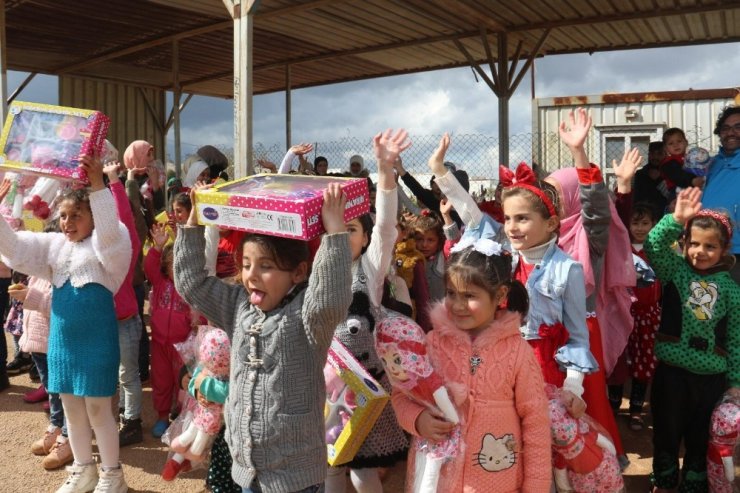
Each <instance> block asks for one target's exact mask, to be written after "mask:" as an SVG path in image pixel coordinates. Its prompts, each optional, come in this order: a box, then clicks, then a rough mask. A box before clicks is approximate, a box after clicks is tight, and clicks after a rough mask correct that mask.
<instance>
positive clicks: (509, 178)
mask: <svg viewBox="0 0 740 493" xmlns="http://www.w3.org/2000/svg"><path fill="white" fill-rule="evenodd" d="M498 168H499V171H498V177H499V181H500V182H501V184H502V185H503V186H504V188H510V187H519V188H524V189H527V190H529V191H530V192H532V193H533V194H535V195H537V197H539V198H540V200H541V201H542V203H543V204H545V207H547V211H548V212H549V213H550V215H551V216H557V212H556V211H555V205H554V204H553V203H552V200H551V199H550V197H548V196H547V194H546V193H545V192H543V191H542V189H540V188H539V187H537V186H536V185H535V183H536V182H537V177H536V176H535V174H534V171H532V168H530V167H529V166H527V165H526V164H525V163H519V165H518V166H517V167H516V172H514V171H511V170H510V169H509V168H507V167H506V166H499V167H498Z"/></svg>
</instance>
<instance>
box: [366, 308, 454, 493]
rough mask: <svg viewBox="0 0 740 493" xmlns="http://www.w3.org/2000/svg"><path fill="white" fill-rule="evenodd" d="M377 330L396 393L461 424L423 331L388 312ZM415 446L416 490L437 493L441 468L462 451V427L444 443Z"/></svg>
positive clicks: (378, 346)
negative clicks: (404, 395)
mask: <svg viewBox="0 0 740 493" xmlns="http://www.w3.org/2000/svg"><path fill="white" fill-rule="evenodd" d="M375 330H376V335H375V347H376V350H377V352H378V356H380V359H381V361H382V362H383V366H384V368H385V370H386V373H387V375H388V378H389V379H390V382H391V385H392V386H393V388H394V390H399V391H401V392H403V393H405V394H407V395H408V396H410V397H411V398H413V399H414V400H416V401H418V402H419V403H421V404H424V405H426V406H428V407H429V408H431V409H435V410H437V411H438V412H441V413H442V414H443V415H444V417H445V419H446V420H447V421H449V422H450V423H454V424H456V425H459V423H460V417H459V416H458V413H457V410H456V409H455V406H454V405H453V403H452V400H451V399H450V396H449V394H448V392H447V388H446V387H445V385H444V382H443V380H442V377H440V376H439V374H438V373H437V372H436V371H435V370H434V368H433V367H432V363H431V360H430V358H429V356H428V354H427V347H426V340H425V335H424V331H423V330H422V328H421V327H420V326H419V325H418V324H417V323H416V322H414V321H413V320H412V319H410V318H408V317H404V316H402V315H399V314H395V313H392V312H386V316H385V317H384V318H383V319H382V320H381V321H380V322H379V323H378V325H377V326H376V329H375ZM416 443H417V449H416V456H415V465H414V468H415V474H414V486H413V491H414V493H435V492H436V491H437V484H438V482H439V475H440V471H441V469H442V465H443V464H444V463H445V461H447V460H448V459H450V458H452V457H455V456H456V455H457V453H458V452H459V445H460V427H459V426H457V427H456V428H455V429H454V430H453V431H452V432H451V433H450V435H449V438H447V439H445V440H443V441H441V442H436V443H435V442H431V441H428V440H425V439H422V440H418V441H417V442H416Z"/></svg>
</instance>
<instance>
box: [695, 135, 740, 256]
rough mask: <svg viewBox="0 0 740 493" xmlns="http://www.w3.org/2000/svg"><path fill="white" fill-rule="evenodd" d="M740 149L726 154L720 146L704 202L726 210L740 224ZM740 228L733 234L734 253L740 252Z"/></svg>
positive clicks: (710, 170) (708, 181)
mask: <svg viewBox="0 0 740 493" xmlns="http://www.w3.org/2000/svg"><path fill="white" fill-rule="evenodd" d="M739 190H740V151H735V153H734V154H732V155H727V154H725V151H724V150H723V149H722V148H721V147H720V149H719V153H718V154H717V155H716V156H714V159H713V160H712V164H711V165H710V167H709V173H708V174H707V184H706V186H705V187H704V195H703V196H702V199H701V201H702V204H703V205H704V207H706V208H708V209H720V210H726V211H727V212H728V213H729V214H730V218H732V221H733V222H734V223H735V224H740V210H739V209H740V207H738V206H739V205H740V192H739ZM739 229H740V228H735V231H734V233H733V235H732V253H735V254H740V231H739Z"/></svg>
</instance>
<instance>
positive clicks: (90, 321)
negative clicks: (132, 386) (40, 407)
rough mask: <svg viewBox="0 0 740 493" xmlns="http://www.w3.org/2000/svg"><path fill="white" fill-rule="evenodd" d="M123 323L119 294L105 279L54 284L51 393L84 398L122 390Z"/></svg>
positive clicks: (51, 332) (50, 365) (50, 357)
mask: <svg viewBox="0 0 740 493" xmlns="http://www.w3.org/2000/svg"><path fill="white" fill-rule="evenodd" d="M120 358H121V354H120V350H119V348H118V322H117V321H116V313H115V310H114V307H113V294H112V293H111V292H110V291H108V289H106V288H105V287H103V286H102V285H100V284H85V285H84V286H82V287H79V288H75V287H73V286H72V284H70V282H69V281H67V282H66V283H64V285H63V286H62V287H61V288H57V287H54V288H53V290H52V295H51V324H50V327H49V349H48V354H47V359H48V363H49V387H48V389H47V390H48V391H49V392H55V393H60V394H73V395H76V396H79V397H110V396H112V395H113V394H115V393H116V385H117V384H118V364H119V361H120Z"/></svg>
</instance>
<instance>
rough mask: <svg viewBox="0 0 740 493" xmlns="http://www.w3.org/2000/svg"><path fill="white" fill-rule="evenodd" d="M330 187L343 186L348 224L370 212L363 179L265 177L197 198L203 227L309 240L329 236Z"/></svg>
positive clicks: (218, 187)
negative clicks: (324, 211) (325, 208)
mask: <svg viewBox="0 0 740 493" xmlns="http://www.w3.org/2000/svg"><path fill="white" fill-rule="evenodd" d="M330 183H340V184H341V186H342V190H343V191H344V193H345V195H346V196H347V205H346V208H345V213H344V220H345V221H351V220H352V219H354V218H356V217H359V216H361V215H362V214H366V213H367V212H369V211H370V196H369V192H368V186H367V180H365V179H364V178H361V179H356V178H338V177H328V176H306V175H274V174H261V175H255V176H250V177H247V178H242V179H240V180H236V181H232V182H227V183H223V184H221V185H216V186H215V187H213V188H212V189H209V190H203V191H198V192H196V196H197V200H196V210H197V213H198V222H199V223H200V224H204V225H216V226H221V227H225V228H228V229H236V230H241V231H249V232H252V233H262V234H267V235H272V236H282V237H286V238H293V239H300V240H310V239H312V238H315V237H317V236H318V235H320V234H321V233H323V232H324V227H323V224H322V222H321V205H322V204H323V202H324V190H326V188H327V187H328V186H329V184H330Z"/></svg>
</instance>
